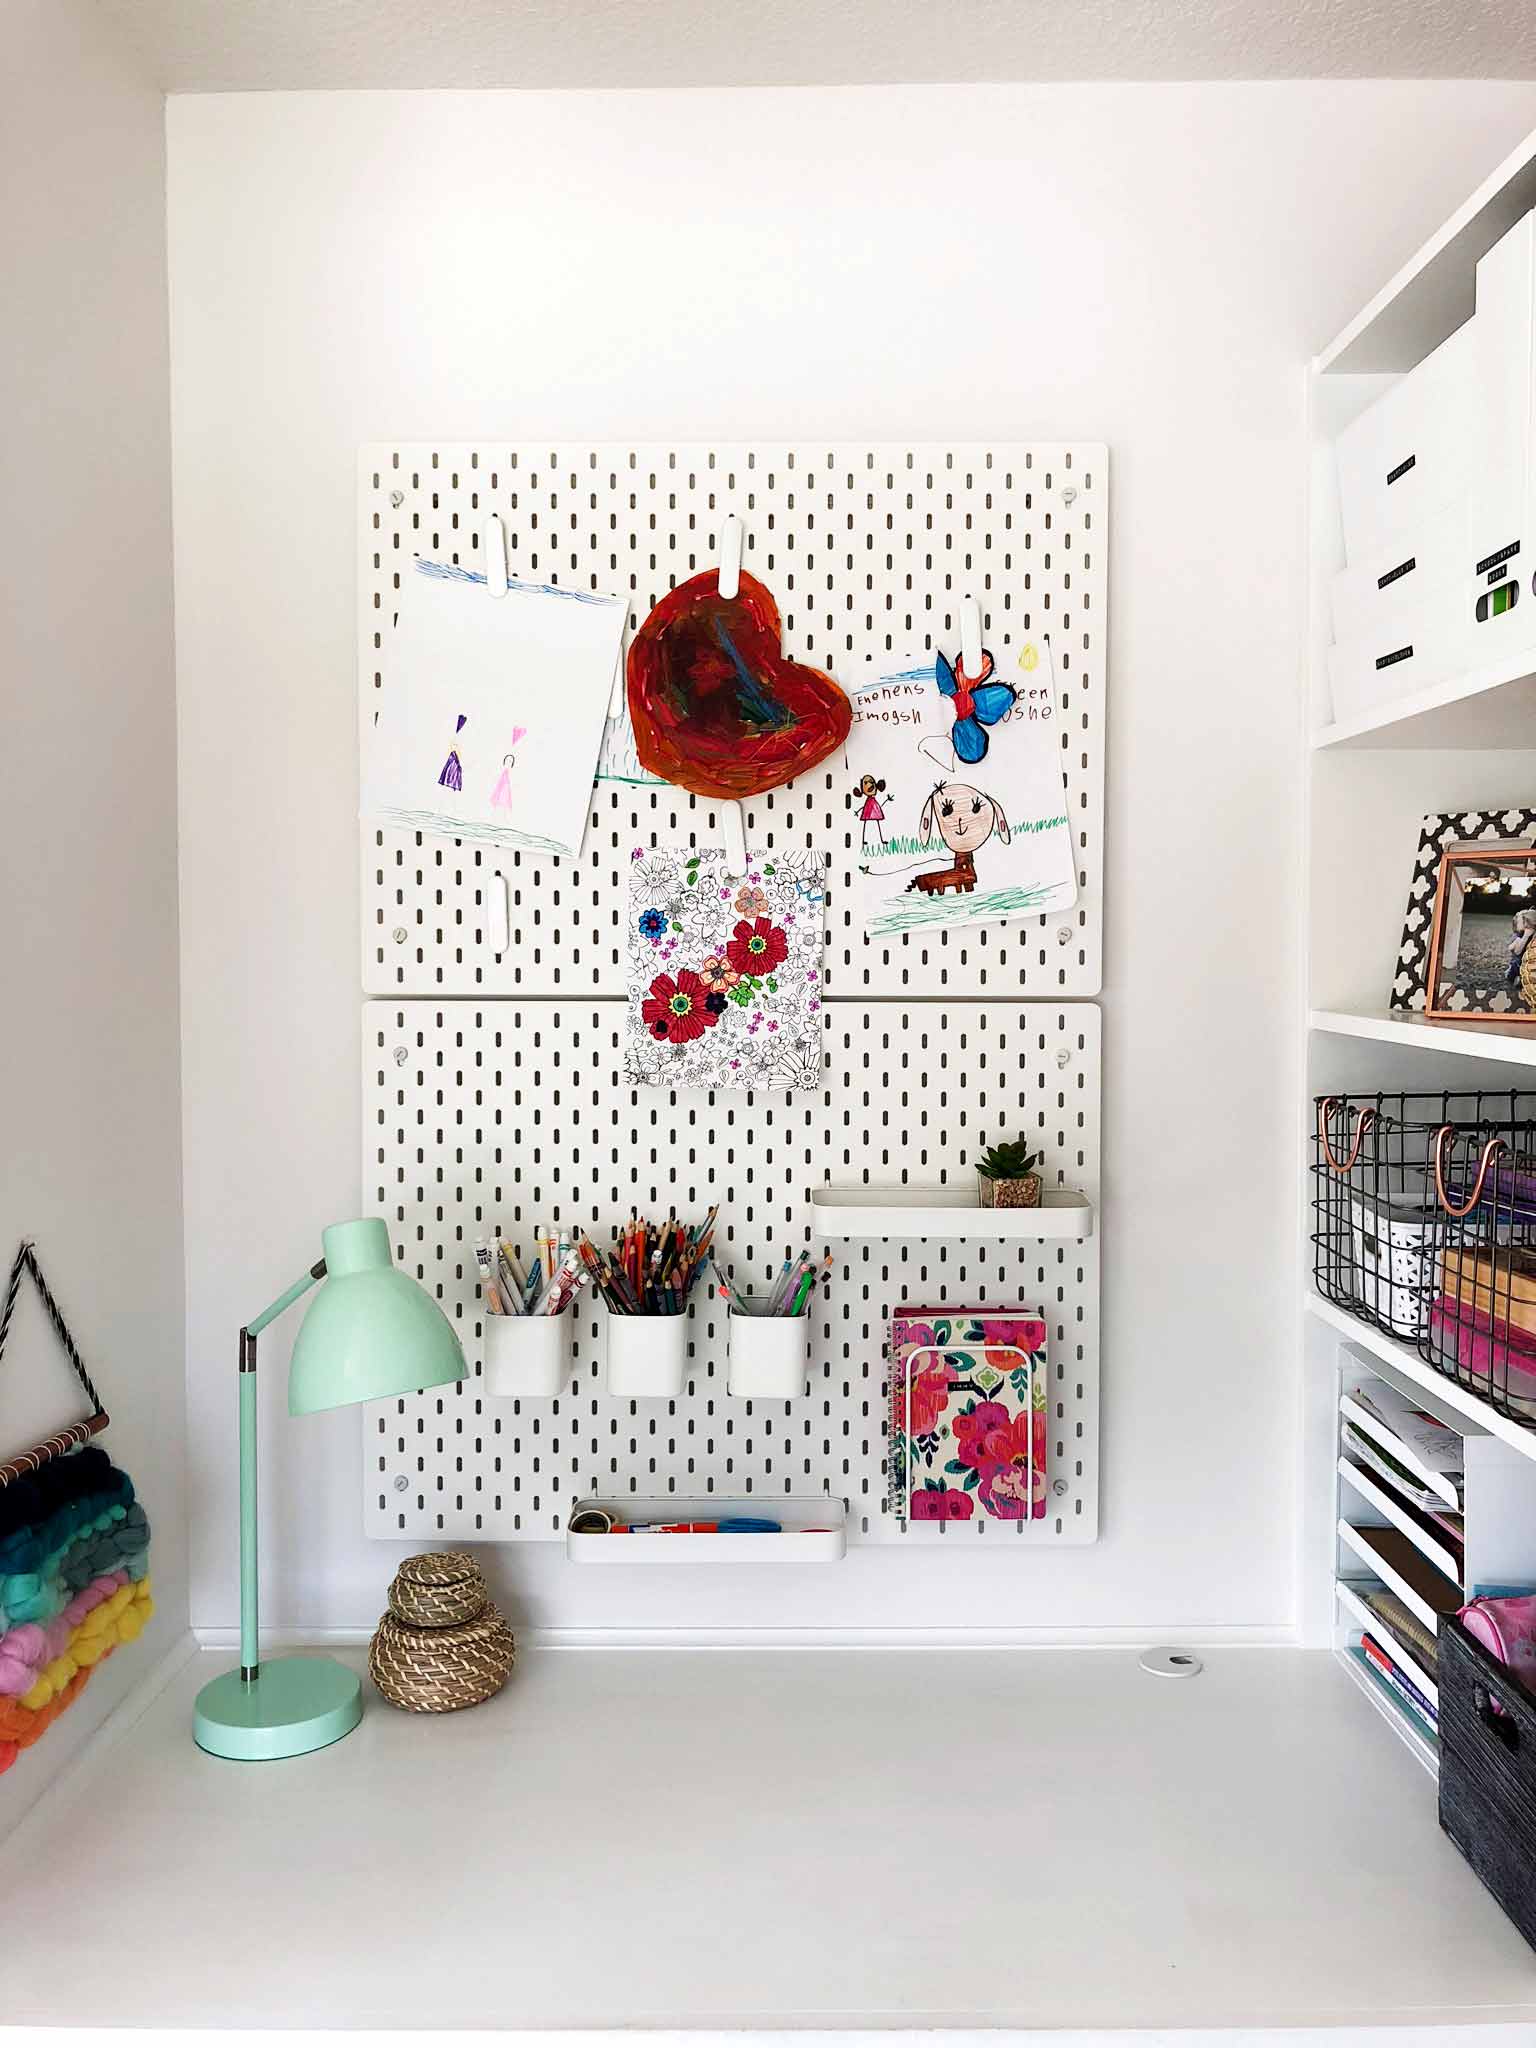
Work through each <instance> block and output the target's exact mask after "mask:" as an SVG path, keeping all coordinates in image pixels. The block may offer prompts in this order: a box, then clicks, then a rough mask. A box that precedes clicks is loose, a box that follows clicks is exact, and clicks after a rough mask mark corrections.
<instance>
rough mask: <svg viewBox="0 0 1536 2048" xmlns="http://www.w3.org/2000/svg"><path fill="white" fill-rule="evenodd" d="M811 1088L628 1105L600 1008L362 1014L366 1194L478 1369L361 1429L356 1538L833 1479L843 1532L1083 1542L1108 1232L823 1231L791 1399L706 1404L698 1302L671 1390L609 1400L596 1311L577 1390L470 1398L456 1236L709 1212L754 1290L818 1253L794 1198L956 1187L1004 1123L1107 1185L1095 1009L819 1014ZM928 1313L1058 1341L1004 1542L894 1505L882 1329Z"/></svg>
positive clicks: (496, 1005) (380, 1009)
mask: <svg viewBox="0 0 1536 2048" xmlns="http://www.w3.org/2000/svg"><path fill="white" fill-rule="evenodd" d="M823 1017H824V1023H825V1032H826V1049H827V1077H826V1086H825V1088H824V1090H823V1091H821V1092H820V1093H817V1094H806V1093H796V1094H779V1093H774V1094H772V1095H769V1094H736V1093H721V1094H718V1095H714V1094H709V1093H705V1092H702V1091H687V1090H665V1089H660V1088H646V1089H634V1088H630V1087H628V1086H627V1085H626V1084H625V1083H624V1081H623V1079H622V1077H621V1038H622V1031H623V1024H624V1010H623V1006H622V1005H621V1004H618V1003H613V1002H595V1003H590V1002H589V1003H584V1002H580V1001H576V1002H567V1001H564V1000H562V1001H560V1002H549V1001H547V1000H541V1001H532V1002H528V1003H521V1002H515V1001H500V1002H489V1003H483V1004H482V1003H478V1002H475V1001H463V1000H459V1001H443V1002H432V1001H421V1000H414V1001H409V1002H403V1003H396V1002H377V1003H368V1004H365V1005H364V1007H363V1027H362V1028H363V1090H364V1117H363V1128H364V1136H363V1189H364V1199H365V1202H366V1205H367V1207H368V1209H369V1210H370V1211H376V1212H377V1213H378V1214H380V1215H382V1216H384V1217H386V1218H387V1219H388V1221H389V1225H390V1229H391V1233H392V1235H393V1239H394V1246H395V1255H396V1258H397V1260H398V1261H399V1263H400V1265H401V1267H402V1268H403V1270H404V1271H406V1272H408V1273H412V1274H414V1275H415V1276H416V1277H417V1278H418V1279H419V1280H421V1281H422V1283H423V1284H424V1285H425V1286H426V1287H427V1288H428V1289H429V1290H430V1291H431V1292H432V1293H433V1294H434V1295H435V1297H436V1298H437V1299H438V1300H439V1301H441V1302H442V1304H443V1307H444V1309H445V1311H446V1312H447V1314H448V1315H449V1316H450V1317H451V1318H452V1320H453V1322H454V1325H455V1327H456V1328H457V1329H458V1331H459V1333H460V1336H461V1338H462V1340H463V1344H464V1349H465V1354H466V1356H467V1357H468V1359H469V1360H470V1364H471V1377H470V1378H469V1379H467V1380H465V1381H464V1382H462V1383H461V1384H460V1385H459V1386H457V1387H449V1388H443V1389H438V1390H434V1391H433V1392H430V1393H426V1394H419V1395H413V1396H410V1397H409V1398H407V1399H405V1400H401V1401H389V1402H381V1403H377V1404H375V1405H374V1406H372V1407H370V1408H369V1409H368V1410H367V1412H366V1422H365V1435H364V1443H365V1452H364V1495H365V1502H366V1524H367V1529H368V1533H369V1534H370V1535H373V1536H380V1537H408V1538H410V1539H411V1540H413V1541H414V1540H417V1539H424V1540H427V1541H441V1540H445V1539H454V1540H469V1541H473V1540H481V1541H498V1540H500V1541H505V1540H511V1539H518V1538H533V1539H538V1538H553V1537H556V1536H558V1535H559V1534H560V1533H561V1529H562V1516H563V1511H564V1508H565V1505H566V1503H567V1502H568V1501H570V1500H573V1499H577V1498H579V1497H581V1496H582V1495H584V1494H595V1495H600V1496H601V1497H602V1498H603V1499H611V1498H612V1497H614V1496H615V1495H618V1496H619V1497H621V1498H622V1497H623V1496H624V1495H625V1494H627V1493H635V1494H637V1495H654V1494H663V1493H669V1492H671V1493H676V1494H679V1495H698V1494H701V1493H721V1494H726V1493H729V1494H735V1495H743V1494H752V1495H754V1496H756V1497H759V1498H761V1499H762V1500H764V1501H765V1502H771V1501H772V1499H773V1498H774V1496H775V1495H785V1494H789V1493H795V1492H798V1493H805V1492H807V1491H811V1492H815V1491H819V1490H822V1489H826V1490H828V1491H830V1492H831V1493H833V1494H836V1495H839V1496H841V1497H843V1498H845V1499H846V1500H847V1502H848V1506H849V1516H850V1519H849V1535H850V1540H852V1541H855V1542H886V1541H892V1542H898V1543H906V1544H912V1543H931V1542H947V1543H951V1544H953V1543H960V1544H966V1543H973V1542H975V1541H978V1540H986V1541H990V1542H1000V1541H1002V1542H1023V1543H1088V1542H1092V1541H1093V1540H1094V1537H1095V1536H1096V1534H1097V1515H1098V1369H1099V1348H1098V1319H1099V1264H1098V1261H1099V1238H1098V1236H1095V1237H1093V1238H1090V1239H1087V1240H1084V1241H1082V1242H1077V1241H1068V1242H1061V1241H1056V1242H1044V1241H1024V1242H1015V1243H1009V1244H995V1243H994V1244H986V1243H983V1242H979V1241H971V1242H953V1241H950V1242H945V1243H942V1244H941V1243H927V1244H923V1243H900V1242H891V1241H875V1242H868V1243H838V1244H833V1245H832V1246H831V1247H830V1248H831V1250H832V1252H833V1254H834V1264H833V1268H832V1275H831V1283H830V1286H829V1287H828V1288H827V1290H826V1292H825V1295H824V1298H823V1299H822V1300H821V1302H820V1303H819V1304H818V1305H817V1308H816V1310H815V1313H814V1316H813V1320H812V1330H811V1340H812V1365H811V1376H810V1392H809V1393H808V1394H807V1395H806V1396H804V1397H803V1398H801V1399H799V1400H796V1401H788V1402H786V1401H776V1402H775V1401H745V1400H740V1399H735V1398H733V1397H732V1396H730V1395H729V1394H728V1393H727V1392H726V1354H725V1331H724V1318H723V1316H722V1315H720V1314H719V1313H718V1312H717V1311H716V1308H715V1304H714V1302H713V1300H712V1298H711V1297H710V1296H709V1295H708V1293H707V1292H706V1291H705V1289H704V1287H703V1286H702V1284H701V1286H700V1288H699V1290H698V1291H697V1292H696V1294H695V1298H694V1302H693V1304H692V1308H691V1311H690V1315H691V1328H690V1338H691V1344H690V1365H689V1384H688V1389H687V1391H686V1392H685V1394H684V1395H683V1396H682V1398H681V1399H679V1400H676V1401H625V1400H616V1399H613V1398H611V1397H610V1396H608V1395H607V1394H606V1393H605V1392H604V1390H603V1389H604V1375H603V1338H602V1322H603V1318H604V1315H605V1311H604V1310H602V1309H601V1307H600V1306H598V1305H596V1304H594V1303H593V1302H592V1301H591V1300H590V1298H589V1297H588V1296H582V1297H581V1299H580V1301H579V1303H578V1320H577V1326H576V1339H575V1366H574V1372H573V1376H572V1381H571V1385H570V1389H569V1391H568V1392H567V1393H565V1394H564V1395H562V1396H561V1397H560V1398H559V1399H558V1400H555V1401H503V1400H490V1399H485V1398H482V1391H481V1387H482V1383H481V1378H480V1372H481V1335H482V1325H481V1319H480V1308H479V1299H478V1290H477V1288H476V1284H475V1278H474V1265H475V1262H474V1243H475V1240H476V1238H477V1237H478V1236H479V1235H480V1234H481V1233H482V1232H492V1231H494V1232H497V1233H499V1234H501V1235H503V1236H506V1237H509V1238H511V1239H512V1240H513V1241H514V1242H517V1241H521V1242H522V1243H523V1244H524V1246H525V1247H526V1245H527V1244H528V1242H529V1239H530V1237H531V1235H532V1231H533V1228H534V1225H535V1224H539V1223H544V1224H563V1225H565V1226H567V1227H569V1226H571V1225H580V1226H581V1227H582V1228H583V1229H585V1230H587V1231H589V1232H591V1233H592V1235H593V1236H594V1237H595V1238H596V1239H597V1240H598V1242H600V1243H606V1242H607V1241H608V1238H609V1234H610V1231H611V1229H612V1228H613V1226H615V1225H617V1224H619V1223H621V1222H622V1221H623V1220H624V1219H625V1218H626V1217H627V1216H628V1215H629V1214H630V1211H631V1208H632V1207H638V1208H639V1209H640V1210H641V1211H642V1212H643V1213H648V1214H651V1215H663V1214H665V1213H666V1212H667V1210H668V1209H670V1208H673V1207H675V1208H676V1210H677V1212H678V1214H679V1215H680V1216H682V1217H683V1218H684V1219H687V1220H692V1219H694V1218H697V1217H702V1216H703V1214H704V1213H705V1211H706V1210H707V1209H708V1207H709V1205H710V1204H711V1203H712V1202H716V1201H718V1202H719V1203H720V1222H719V1226H718V1228H719V1247H720V1254H721V1259H722V1263H723V1264H725V1265H726V1266H727V1267H729V1268H730V1269H732V1270H733V1272H734V1273H735V1275H736V1276H737V1277H738V1278H739V1279H741V1280H742V1281H744V1282H746V1283H748V1284H755V1285H762V1284H763V1283H765V1282H766V1281H768V1280H769V1279H771V1278H772V1276H773V1275H774V1274H775V1273H776V1272H777V1270H778V1267H779V1264H780V1262H781V1261H782V1259H783V1257H784V1255H785V1253H786V1251H788V1250H789V1249H791V1248H792V1247H793V1248H798V1247H800V1246H802V1245H809V1244H812V1243H815V1242H816V1240H815V1239H814V1238H813V1235H812V1231H813V1225H812V1219H811V1213H810V1203H809V1190H810V1188H811V1187H812V1186H814V1185H817V1184H819V1183H820V1182H822V1181H824V1180H827V1179H839V1180H860V1179H862V1178H863V1177H864V1176H865V1175H866V1174H867V1176H868V1178H869V1181H870V1183H871V1184H872V1185H874V1186H876V1187H880V1186H885V1187H894V1186H899V1185H901V1184H902V1183H903V1182H905V1181H908V1180H912V1181H923V1180H966V1179H968V1178H969V1175H970V1171H971V1169H970V1167H969V1166H968V1165H967V1164H965V1162H967V1161H969V1160H970V1159H972V1158H973V1157H974V1156H975V1154H976V1152H977V1151H978V1150H979V1149H980V1146H981V1144H982V1142H983V1141H984V1140H986V1139H987V1138H995V1137H997V1136H999V1135H1001V1134H1004V1133H1006V1134H1009V1135H1012V1134H1013V1133H1014V1132H1017V1131H1023V1132H1026V1133H1028V1134H1030V1135H1031V1136H1032V1137H1034V1138H1037V1139H1038V1140H1039V1141H1040V1144H1041V1146H1042V1147H1043V1149H1044V1152H1045V1158H1046V1166H1047V1169H1048V1171H1049V1173H1050V1174H1051V1175H1052V1176H1053V1177H1054V1178H1055V1179H1056V1180H1057V1181H1059V1182H1064V1183H1066V1184H1068V1185H1075V1186H1079V1187H1081V1188H1083V1189H1084V1190H1085V1192H1086V1193H1087V1194H1088V1195H1089V1196H1090V1197H1091V1198H1092V1199H1093V1200H1094V1201H1095V1202H1097V1199H1098V1189H1099V1015H1098V1011H1097V1009H1096V1008H1095V1007H1093V1006H1092V1005H1089V1004H1054V1003H1043V1002H1039V1003H1025V1004H1020V1003H1012V1004H1010V1003H1005V1002H996V1003H990V1002H988V1003H918V1004H914V1005H913V1006H912V1007H911V1008H910V1009H906V1008H904V1007H899V1006H897V1005H895V1004H875V1005H868V1006H866V1005H864V1004H861V1003H853V1002H833V1003H830V1004H828V1006H827V1008H826V1010H825V1011H824V1012H823ZM902 1303H906V1304H908V1305H910V1306H918V1305H930V1304H938V1303H948V1304H950V1305H952V1306H954V1307H969V1306H974V1305H977V1304H988V1305H992V1306H997V1307H1003V1306H1007V1307H1027V1308H1036V1307H1038V1308H1040V1309H1041V1310H1042V1311H1043V1313H1044V1315H1045V1318H1046V1321H1047V1324H1048V1327H1049V1330H1050V1343H1049V1373H1050V1377H1049V1389H1050V1400H1049V1415H1050V1421H1051V1435H1050V1480H1051V1483H1052V1489H1053V1490H1052V1492H1051V1494H1050V1497H1049V1498H1050V1512H1049V1514H1048V1516H1047V1517H1046V1518H1045V1519H1044V1520H1042V1521H1039V1522H1035V1523H1032V1524H1015V1523H1005V1522H994V1521H990V1520H988V1519H986V1518H983V1517H978V1518H977V1519H976V1520H974V1521H972V1522H969V1523H952V1524H948V1525H941V1524H926V1525H924V1524H914V1525H913V1526H912V1528H911V1529H910V1530H909V1531H908V1533H907V1534H906V1535H905V1536H903V1535H901V1533H900V1531H899V1530H898V1529H897V1528H896V1527H895V1525H894V1523H893V1522H892V1521H891V1518H890V1517H889V1516H888V1515H887V1514H886V1512H885V1509H884V1483H885V1482H884V1471H885V1444H886V1388H887V1380H886V1359H885V1345H886V1336H887V1329H888V1322H889V1317H890V1313H891V1311H892V1310H893V1309H894V1308H897V1307H899V1306H900V1305H901V1304H902Z"/></svg>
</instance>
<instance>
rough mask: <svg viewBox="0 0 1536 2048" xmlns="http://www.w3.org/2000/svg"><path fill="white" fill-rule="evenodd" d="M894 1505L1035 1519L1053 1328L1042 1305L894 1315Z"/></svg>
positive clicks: (947, 1516)
mask: <svg viewBox="0 0 1536 2048" xmlns="http://www.w3.org/2000/svg"><path fill="white" fill-rule="evenodd" d="M890 1398H891V1440H890V1445H891V1447H890V1461H889V1475H890V1476H889V1486H888V1496H887V1506H888V1508H889V1511H890V1512H891V1513H892V1514H893V1515H895V1516H896V1517H897V1519H898V1520H899V1521H900V1523H901V1526H902V1528H903V1529H905V1528H906V1527H907V1526H908V1525H909V1524H910V1523H912V1522H969V1521H974V1520H976V1519H978V1518H979V1517H981V1516H987V1517H990V1518H991V1519H993V1520H994V1521H999V1522H1014V1523H1020V1522H1025V1521H1038V1520H1040V1519H1041V1518H1043V1516H1044V1514H1045V1504H1046V1451H1047V1441H1046V1438H1047V1431H1046V1415H1045V1404H1046V1327H1045V1320H1044V1318H1043V1317H1042V1316H1041V1315H1040V1314H1039V1313H1038V1312H1030V1311H1027V1310H1026V1311H1023V1312H1020V1311H1019V1310H1018V1309H1007V1310H1004V1309H990V1308H958V1309H956V1308H903V1309H901V1310H900V1311H899V1312H898V1313H897V1314H896V1315H894V1316H892V1318H891V1395H890Z"/></svg>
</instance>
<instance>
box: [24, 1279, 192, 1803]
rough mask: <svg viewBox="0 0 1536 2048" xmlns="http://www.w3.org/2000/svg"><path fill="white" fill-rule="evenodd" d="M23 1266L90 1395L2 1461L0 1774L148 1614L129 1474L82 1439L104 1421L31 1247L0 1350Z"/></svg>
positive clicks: (145, 1537)
mask: <svg viewBox="0 0 1536 2048" xmlns="http://www.w3.org/2000/svg"><path fill="white" fill-rule="evenodd" d="M23 1273H28V1274H30V1275H31V1277H32V1280H33V1281H34V1283H35V1284H36V1287H37V1291H38V1293H39V1294H40V1295H41V1297H42V1302H43V1307H44V1308H45V1309H46V1310H47V1313H48V1319H49V1321H50V1322H51V1323H52V1324H53V1327H54V1329H55V1331H56V1332H57V1334H58V1337H59V1341H60V1342H61V1343H62V1344H63V1346H64V1350H65V1352H66V1354H67V1356H68V1358H69V1362H70V1364H71V1365H72V1366H73V1367H74V1369H75V1373H76V1376H77V1377H78V1379H79V1381H80V1384H81V1385H82V1386H83V1387H84V1389H85V1391H86V1393H87V1395H88V1396H89V1397H90V1402H91V1414H90V1415H89V1416H88V1417H87V1419H86V1420H85V1421H84V1422H78V1423H74V1424H72V1425H71V1426H70V1427H69V1428H68V1429H65V1430H61V1431H60V1432H59V1433H58V1434H57V1435H56V1436H52V1437H49V1438H48V1440H47V1442H46V1443H42V1444H39V1445H37V1446H36V1448H35V1449H33V1450H30V1451H26V1452H23V1453H22V1455H21V1456H20V1457H17V1458H12V1459H11V1460H10V1461H9V1462H8V1463H6V1464H3V1465H0V1771H7V1770H9V1769H10V1767H11V1765H12V1764H13V1763H15V1761H16V1759H17V1757H18V1756H19V1755H20V1754H21V1752H22V1751H23V1750H24V1749H30V1748H31V1746H32V1744H33V1743H34V1742H36V1741H37V1739H38V1737H39V1736H41V1735H43V1734H45V1733H46V1732H47V1730H48V1729H49V1728H50V1727H52V1725H53V1723H54V1722H55V1721H56V1720H57V1719H58V1717H59V1716H60V1714H62V1713H63V1712H64V1710H65V1709H66V1708H67V1707H69V1706H71V1705H72V1704H73V1702H74V1701H75V1700H77V1699H78V1698H79V1696H80V1694H81V1693H82V1692H83V1691H84V1689H85V1686H86V1684H87V1683H88V1682H89V1679H90V1676H91V1673H92V1672H93V1671H94V1670H95V1669H96V1667H97V1665H98V1664H100V1663H101V1662H102V1661H103V1660H104V1659H105V1658H107V1657H109V1656H110V1655H111V1654H112V1652H113V1651H114V1650H115V1649H116V1648H117V1647H118V1645H119V1644H120V1643H131V1642H132V1641H133V1640H134V1638H135V1637H136V1636H137V1635H138V1634H139V1633H140V1632H141V1630H142V1629H143V1627H144V1624H145V1622H147V1621H148V1620H149V1618H150V1616H151V1615H152V1614H153V1613H154V1601H153V1599H152V1598H151V1594H150V1583H149V1522H148V1519H147V1517H146V1516H145V1513H144V1509H143V1507H142V1506H141V1505H140V1503H139V1502H138V1501H137V1500H136V1499H135V1498H134V1492H133V1481H132V1480H131V1479H130V1478H129V1477H128V1475H127V1473H126V1472H120V1471H119V1470H118V1468H117V1467H116V1466H115V1465H114V1464H113V1463H112V1460H111V1459H110V1458H109V1457H108V1456H107V1454H106V1452H105V1451H103V1450H101V1449H99V1448H98V1447H96V1446H94V1445H91V1444H90V1442H89V1439H90V1438H91V1437H93V1436H95V1435H97V1434H98V1433H99V1432H100V1431H101V1430H103V1429H105V1428H106V1426H107V1416H106V1412H105V1410H104V1409H103V1408H102V1405H101V1402H100V1400H99V1398H98V1397H97V1393H96V1389H95V1388H94V1387H93V1386H92V1385H91V1381H90V1376H89V1374H88V1373H87V1372H86V1369H85V1365H84V1363H83V1361H82V1360H81V1357H80V1353H79V1352H78V1350H77V1349H76V1348H75V1342H74V1339H73V1338H72V1337H71V1336H70V1334H69V1331H68V1330H67V1329H66V1327H65V1324H64V1318H63V1316H62V1315H61V1314H60V1313H59V1308H58V1304H57V1303H56V1302H55V1301H54V1298H53V1296H52V1295H51V1294H50V1293H49V1291H48V1287H47V1283H46V1282H45V1281H44V1279H43V1276H42V1273H41V1271H40V1270H39V1268H38V1264H37V1260H36V1258H35V1257H34V1256H33V1251H32V1247H31V1245H30V1244H24V1245H22V1247H21V1249H20V1250H19V1251H18V1252H17V1254H16V1258H15V1261H14V1263H13V1264H12V1266H11V1277H10V1282H9V1285H8V1286H7V1288H6V1294H5V1305H4V1308H3V1309H0V1355H3V1354H4V1351H5V1340H6V1336H7V1333H8V1332H9V1330H10V1326H11V1317H12V1314H13V1313H14V1311H15V1307H16V1297H17V1293H18V1291H19V1290H20V1287H21V1277H22V1274H23Z"/></svg>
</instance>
